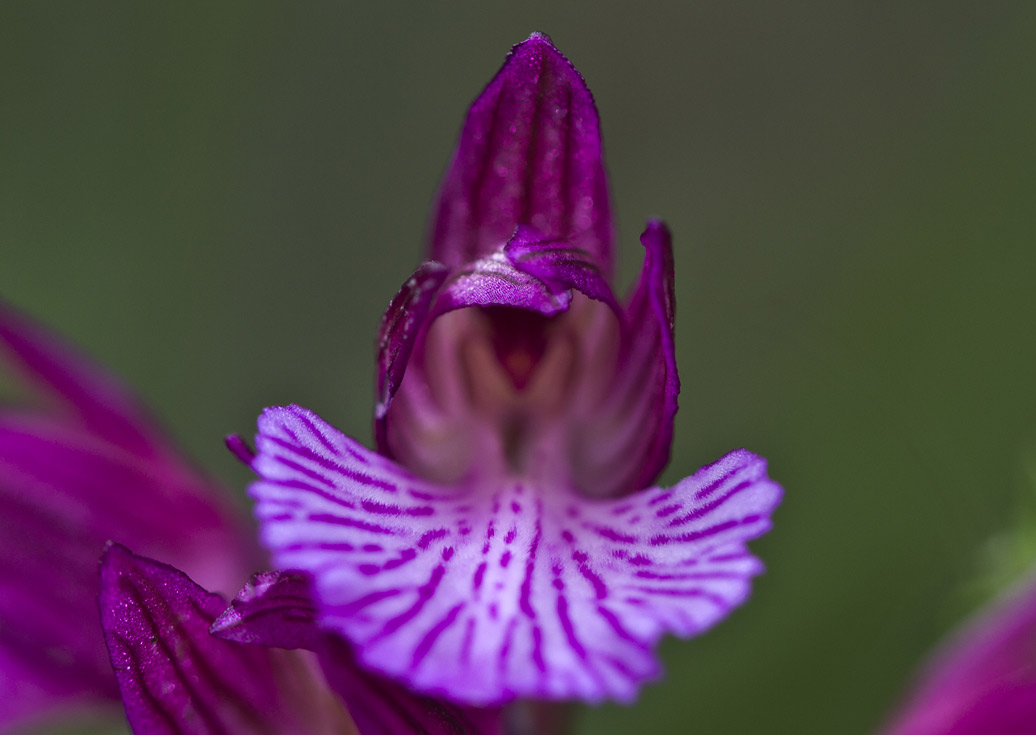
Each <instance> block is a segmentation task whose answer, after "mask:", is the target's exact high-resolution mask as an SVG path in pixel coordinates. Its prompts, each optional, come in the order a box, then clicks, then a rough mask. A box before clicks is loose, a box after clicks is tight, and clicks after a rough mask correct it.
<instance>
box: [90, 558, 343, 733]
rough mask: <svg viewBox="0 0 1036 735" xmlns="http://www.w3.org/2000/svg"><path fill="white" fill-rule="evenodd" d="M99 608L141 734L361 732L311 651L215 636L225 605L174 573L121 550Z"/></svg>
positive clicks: (106, 573) (109, 567)
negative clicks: (214, 627)
mask: <svg viewBox="0 0 1036 735" xmlns="http://www.w3.org/2000/svg"><path fill="white" fill-rule="evenodd" d="M99 604H100V610H101V623H102V625H103V628H104V638H105V641H106V643H107V644H108V651H109V653H110V655H111V664H112V667H113V668H114V670H115V675H116V678H117V679H118V682H119V688H120V690H121V691H122V699H123V703H124V705H125V707H126V716H127V719H128V720H129V723H130V727H131V728H132V729H133V732H134V734H135V735H229V734H230V733H233V734H234V735H289V734H293V733H295V734H297V735H343V734H344V733H353V732H356V730H355V727H354V726H353V724H352V723H351V721H350V719H349V716H348V715H347V714H346V712H345V710H344V708H343V707H342V706H341V705H340V704H339V703H338V702H337V700H336V699H335V697H334V695H333V694H332V693H331V692H330V691H329V690H328V689H327V687H326V685H325V684H324V682H323V681H322V677H321V675H320V673H319V671H318V670H317V669H316V668H314V667H313V666H312V665H311V663H310V662H309V661H307V659H306V654H302V653H298V652H293V651H275V650H271V649H267V648H260V647H256V646H244V645H240V644H237V643H230V642H227V641H224V640H220V639H219V638H215V637H213V636H211V635H210V634H209V626H210V625H211V624H212V623H213V621H214V620H215V619H216V617H217V616H218V615H219V614H220V612H222V611H223V609H224V608H225V607H226V603H225V602H224V600H223V598H222V597H221V596H219V595H216V594H212V593H210V592H206V591H205V590H204V589H202V588H201V587H199V586H198V585H197V584H195V583H194V582H192V581H191V580H190V578H189V577H187V575H185V574H184V573H183V572H181V571H179V570H177V569H175V568H173V567H170V566H168V565H166V564H162V563H159V562H156V561H153V560H151V559H147V558H144V557H141V556H137V555H136V554H133V553H132V552H130V551H128V550H127V549H126V548H124V547H122V546H119V545H118V544H113V545H112V546H111V547H109V549H108V550H107V551H106V552H105V554H104V558H103V560H102V565H101V593H100V598H99Z"/></svg>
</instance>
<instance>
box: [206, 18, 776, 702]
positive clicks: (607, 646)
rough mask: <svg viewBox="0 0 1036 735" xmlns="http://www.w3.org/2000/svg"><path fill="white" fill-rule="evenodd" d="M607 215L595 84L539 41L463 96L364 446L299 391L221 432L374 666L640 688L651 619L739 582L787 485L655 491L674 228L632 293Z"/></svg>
mask: <svg viewBox="0 0 1036 735" xmlns="http://www.w3.org/2000/svg"><path fill="white" fill-rule="evenodd" d="M613 230H614V224H613V221H612V218H611V213H610V205H609V201H608V185H607V179H606V176H605V171H604V166H603V162H602V149H601V137H600V130H599V123H598V117H597V111H596V108H595V107H594V102H593V98H592V97H591V94H590V91H589V90H588V89H587V87H586V84H585V83H584V81H583V79H582V77H581V76H580V74H579V73H578V72H577V71H576V70H575V69H574V68H573V67H572V65H571V64H570V63H569V61H568V60H567V59H566V58H565V57H564V56H563V55H562V54H561V53H560V52H559V51H558V50H557V49H556V48H555V47H554V46H553V45H552V43H551V41H550V39H548V38H547V37H546V36H544V35H540V34H533V35H532V36H531V37H530V38H529V39H528V40H527V41H525V42H523V43H520V44H518V45H517V46H515V47H514V48H513V49H512V51H511V53H510V55H509V56H508V57H507V60H506V61H505V62H504V65H503V67H502V68H501V70H500V72H499V73H498V74H497V75H496V77H495V78H494V79H493V80H492V81H491V82H490V84H489V86H488V87H486V89H485V90H484V91H483V92H482V94H481V95H480V96H479V97H478V99H476V100H475V102H474V104H473V105H472V107H471V110H470V111H469V113H468V117H467V121H466V122H465V125H464V128H463V131H462V133H461V135H460V140H459V142H458V145H457V149H456V151H455V153H454V156H453V161H452V163H451V164H450V166H449V169H448V170H447V172H446V176H445V180H444V182H443V185H442V190H441V192H440V195H439V200H438V202H437V204H436V206H435V210H434V218H433V223H432V228H431V236H430V240H431V241H430V243H429V253H428V254H429V258H430V260H429V261H428V262H426V263H425V264H424V265H422V266H421V267H420V268H418V270H417V271H416V272H415V273H414V274H413V275H412V276H411V277H410V279H409V280H407V282H406V283H405V284H404V286H403V288H402V289H401V290H400V292H399V294H397V296H396V297H395V298H394V299H393V300H392V302H391V304H390V305H389V309H388V312H387V313H386V315H385V318H384V320H383V322H382V324H381V328H380V330H379V333H378V351H379V352H378V363H377V367H378V397H377V408H376V416H375V434H376V442H377V448H376V450H374V451H372V450H370V449H367V448H366V447H364V446H362V445H361V444H359V443H357V442H355V441H353V440H351V439H349V438H347V437H346V436H344V435H343V434H341V433H340V432H339V431H337V430H336V429H334V428H333V427H331V426H329V425H328V424H327V423H325V422H324V421H322V420H321V419H320V418H319V417H318V416H317V415H316V414H315V413H313V412H312V411H309V410H306V409H304V408H300V407H298V406H288V407H277V408H269V409H267V410H266V411H265V412H264V413H263V415H262V417H261V418H260V420H259V433H258V435H257V437H256V449H255V453H254V455H253V454H252V452H251V451H250V450H249V449H248V448H247V447H246V446H245V444H244V442H243V441H241V440H240V439H236V438H234V439H231V447H232V448H233V449H234V450H235V451H236V452H237V453H238V454H239V455H240V456H241V457H242V458H244V459H245V460H246V461H248V462H249V464H250V465H251V467H252V468H253V469H254V471H255V472H256V473H257V474H258V475H259V477H260V479H259V480H258V481H256V482H255V483H254V484H253V485H252V486H251V489H250V493H251V495H252V497H253V498H254V499H255V501H256V514H257V516H258V519H259V522H260V524H261V536H262V540H263V542H264V543H265V545H266V546H267V547H268V549H269V550H270V552H271V553H272V557H273V560H274V564H275V565H276V567H277V568H279V569H282V570H301V571H302V572H304V573H306V574H308V575H310V576H311V578H312V583H313V596H314V601H315V620H316V624H317V625H318V626H319V627H320V628H321V629H322V630H324V631H328V632H330V633H333V634H338V635H340V636H342V637H344V638H345V639H346V640H348V641H349V642H350V643H351V645H352V646H353V647H354V649H355V651H356V655H357V657H358V658H359V660H360V662H361V663H362V664H363V665H364V666H366V667H369V668H370V669H372V670H375V671H377V672H380V673H383V674H385V675H388V676H390V677H393V678H395V679H396V680H399V681H400V682H402V683H404V684H406V685H408V686H409V687H411V688H413V689H415V690H417V691H421V692H425V693H428V694H433V695H438V696H444V697H447V698H450V699H453V700H456V701H461V702H466V703H472V704H478V705H491V704H497V703H502V702H506V701H509V700H512V699H515V698H547V699H568V698H578V699H583V700H587V701H591V702H595V701H600V700H603V699H606V698H613V699H617V700H620V701H630V700H632V699H633V698H634V697H635V696H636V694H637V691H638V689H639V687H640V685H641V684H642V683H643V682H644V681H645V680H648V679H651V678H652V677H656V676H658V674H659V663H658V660H657V658H656V656H655V653H654V647H655V644H656V642H657V641H658V640H659V638H660V637H661V636H662V635H663V634H665V633H672V634H675V635H678V636H691V635H695V634H697V633H700V632H702V631H704V630H706V629H708V628H709V627H710V626H712V625H713V624H715V623H716V622H718V621H719V620H721V619H722V618H724V617H725V616H726V615H727V614H728V613H729V612H730V611H731V610H732V609H733V608H734V607H735V606H737V605H739V604H740V603H742V602H743V601H744V600H745V599H746V597H747V596H748V594H749V586H750V580H751V578H752V576H753V575H755V574H757V573H758V572H759V571H760V569H761V565H760V563H759V562H758V560H756V559H755V558H754V557H753V556H752V555H751V554H750V553H749V552H748V550H747V549H746V545H745V544H746V542H747V541H749V540H750V539H753V538H755V537H757V536H759V535H760V534H762V533H764V532H765V531H766V530H767V529H769V527H770V514H771V512H772V511H773V509H774V508H775V506H776V505H777V503H778V502H779V500H780V497H781V489H780V488H779V487H778V486H777V485H776V484H775V483H773V482H772V481H771V480H769V479H768V478H767V475H766V463H765V461H764V460H763V459H761V458H760V457H758V456H756V455H754V454H752V453H750V452H748V451H745V450H738V451H735V452H732V453H730V454H728V455H727V456H725V457H723V458H722V459H720V460H719V461H717V462H716V463H714V464H712V465H709V466H707V467H704V468H702V469H701V470H699V471H698V472H697V473H696V474H695V475H694V476H693V477H690V478H687V479H685V480H682V481H680V482H678V483H677V484H676V485H675V486H673V487H671V488H659V487H655V486H653V485H652V483H653V482H654V481H655V480H656V479H657V477H658V475H659V473H660V472H661V470H662V469H663V467H664V466H665V464H666V463H667V462H668V459H669V451H670V444H671V441H672V434H673V417H674V414H675V412H676V407H677V394H678V392H679V380H678V378H677V372H676V363H675V355H674V353H675V350H674V345H673V282H672V278H673V259H672V250H671V245H670V236H669V232H668V230H667V229H666V227H665V225H664V224H662V223H661V222H658V221H651V222H649V223H648V225H647V227H646V229H645V230H644V234H643V235H642V236H641V242H642V244H643V246H644V248H645V258H644V265H643V269H642V271H641V274H640V277H639V280H638V281H637V282H636V284H635V285H634V287H633V289H632V292H631V293H630V294H629V296H628V297H627V298H626V299H625V300H623V301H620V300H618V299H617V298H616V297H615V296H614V295H613V293H612V289H611V286H610V280H611V275H612V270H613ZM289 608H290V601H289V600H285V601H283V605H282V606H281V607H280V608H279V609H280V610H281V611H282V612H283V611H284V610H286V609H289ZM307 614H314V613H313V610H308V613H307ZM237 623H241V621H237ZM235 626H236V627H237V628H238V629H239V630H238V634H239V635H241V636H242V637H243V638H248V639H249V640H250V641H251V642H262V640H261V638H262V636H261V635H258V634H255V632H254V631H253V632H252V633H247V634H246V633H242V631H243V630H244V629H245V628H247V625H244V624H236V623H235V622H234V621H224V624H223V625H222V627H223V628H224V634H225V635H226V634H227V631H230V632H233V630H234V629H235ZM217 627H221V626H220V625H219V624H218V625H217ZM269 642H270V643H273V644H276V643H277V635H275V634H274V635H271V636H270V639H269Z"/></svg>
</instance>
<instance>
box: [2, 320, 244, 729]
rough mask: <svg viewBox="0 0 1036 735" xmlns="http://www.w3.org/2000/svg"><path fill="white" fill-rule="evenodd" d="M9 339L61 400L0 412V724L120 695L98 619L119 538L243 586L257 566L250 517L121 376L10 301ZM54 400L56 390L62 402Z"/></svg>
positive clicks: (213, 581)
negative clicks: (176, 446)
mask: <svg viewBox="0 0 1036 735" xmlns="http://www.w3.org/2000/svg"><path fill="white" fill-rule="evenodd" d="M0 346H2V347H5V348H8V349H6V350H4V352H3V354H5V355H8V356H11V357H12V363H11V366H12V368H13V369H14V370H15V371H16V372H18V373H19V374H21V375H23V376H24V377H26V378H28V379H29V380H30V382H31V383H32V384H33V385H34V386H35V387H36V388H38V389H39V390H40V391H41V392H43V393H44V394H45V395H46V396H49V397H50V398H51V399H52V400H51V402H50V404H51V405H50V406H49V407H48V409H49V410H44V409H43V408H26V407H19V408H17V409H16V408H14V407H10V408H0V667H2V668H0V731H6V730H8V729H10V728H17V727H20V726H21V725H20V724H19V723H22V722H26V721H28V720H32V719H38V718H42V717H45V716H50V715H53V714H55V712H56V708H58V707H70V706H73V705H74V704H82V703H87V702H90V701H91V700H97V699H108V700H110V699H114V698H117V696H118V694H117V690H116V687H115V682H114V679H113V677H112V675H111V669H110V666H109V665H108V663H107V655H106V654H105V651H104V644H103V640H102V636H101V633H100V630H99V629H98V627H97V618H96V599H97V558H98V556H99V555H100V552H101V550H102V549H103V548H104V545H105V543H106V542H107V541H108V540H109V539H112V538H115V539H119V540H121V541H125V542H126V543H130V544H133V545H134V546H136V547H137V548H139V549H142V550H145V551H146V552H147V553H149V554H154V555H156V556H160V557H162V558H165V559H169V560H170V561H173V562H175V563H176V564H178V565H180V566H182V567H183V568H184V569H187V570H189V571H190V572H191V573H192V574H194V575H195V576H197V577H198V578H199V579H201V580H203V581H204V583H205V584H206V585H208V586H210V587H214V588H217V589H225V590H232V589H235V588H236V587H237V586H238V585H239V584H240V579H241V577H242V576H243V575H244V574H246V573H247V570H248V569H249V568H250V567H251V566H252V565H253V564H254V563H255V562H254V559H255V557H256V552H255V550H254V549H253V547H252V545H251V543H249V542H248V540H247V534H246V531H245V529H244V525H243V523H242V522H241V519H239V518H238V517H237V515H236V514H235V513H234V512H233V511H232V510H231V509H230V508H229V507H228V506H227V505H226V503H225V502H224V501H223V498H222V494H223V493H222V491H221V490H220V489H219V488H217V487H215V486H213V485H212V484H210V483H209V482H208V481H206V480H205V479H203V478H201V477H199V476H198V474H197V473H196V472H195V471H194V470H193V469H192V468H191V467H190V466H189V465H187V464H186V463H185V462H184V461H182V460H180V459H179V458H178V457H177V456H176V454H175V453H174V451H173V450H172V449H171V448H170V447H169V445H168V443H167V441H166V439H165V438H164V437H163V436H162V435H161V434H159V433H158V431H157V430H156V429H155V427H154V426H153V425H152V424H151V423H150V422H149V421H148V420H147V418H146V411H145V410H144V409H143V408H141V407H140V406H139V405H138V403H137V402H136V401H135V399H133V397H132V396H131V395H130V394H129V392H128V391H126V390H125V389H124V388H122V387H121V386H120V385H119V383H118V382H117V381H116V380H115V379H114V378H113V377H111V376H110V375H109V374H107V373H106V372H104V371H103V370H101V369H100V368H99V367H96V366H94V365H93V364H91V363H90V362H89V360H87V359H86V358H85V357H82V356H80V355H78V354H77V353H76V352H75V351H74V350H73V349H72V348H71V347H70V346H68V345H66V344H64V343H63V342H61V341H60V340H59V339H58V338H57V337H55V336H53V335H50V334H48V333H46V332H44V331H43V330H42V328H40V327H38V326H35V325H32V324H31V323H30V322H29V321H28V320H27V319H25V318H23V317H21V316H19V315H17V314H15V312H14V311H13V310H12V309H10V308H9V307H7V306H0ZM54 399H57V402H56V404H55V401H54Z"/></svg>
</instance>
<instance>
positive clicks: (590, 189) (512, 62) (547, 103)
mask: <svg viewBox="0 0 1036 735" xmlns="http://www.w3.org/2000/svg"><path fill="white" fill-rule="evenodd" d="M523 224H525V225H532V226H533V227H536V228H537V229H539V230H540V231H541V232H543V233H544V234H545V235H546V236H547V237H551V238H561V239H563V240H565V241H566V242H569V243H571V244H572V245H574V246H575V247H578V248H581V249H583V250H585V251H587V252H588V253H590V254H591V256H592V258H593V259H594V260H595V261H596V262H597V263H598V265H599V266H600V267H601V269H602V271H603V272H604V273H605V275H606V276H608V275H609V274H610V270H611V253H612V241H613V233H612V220H611V212H610V206H609V202H608V182H607V178H606V176H605V173H604V164H603V159H602V151H601V134H600V125H599V122H598V117H597V108H596V107H595V106H594V101H593V97H592V96H591V94H590V90H589V89H587V87H586V83H585V82H584V81H583V78H582V76H581V75H580V74H579V72H578V71H576V70H575V68H574V67H573V66H572V64H571V63H570V62H569V61H568V59H566V58H565V57H564V56H563V55H562V54H561V52H560V51H558V50H557V49H556V48H555V47H554V45H553V44H552V43H551V41H550V39H549V38H547V37H546V36H544V35H542V34H539V33H534V34H532V36H530V37H529V39H528V40H526V41H524V42H522V43H519V44H517V45H516V46H515V47H514V48H512V49H511V53H510V54H509V55H508V57H507V59H506V61H505V62H504V65H503V67H502V68H501V69H500V71H499V72H498V73H497V75H496V77H494V78H493V80H492V81H491V82H490V83H489V85H488V86H487V87H486V89H485V90H484V91H483V92H482V94H481V95H480V96H479V97H478V99H476V100H475V102H474V103H473V104H472V106H471V109H470V110H469V111H468V116H467V120H466V121H465V123H464V129H463V131H462V132H461V135H460V139H459V140H458V142H457V148H456V150H455V151H454V154H453V161H452V162H451V164H450V167H449V169H448V170H447V172H446V176H445V178H444V179H443V182H442V188H441V190H440V193H439V201H438V205H437V207H436V210H435V219H434V222H433V225H432V245H431V253H430V255H431V258H433V259H435V260H439V261H441V262H443V263H446V264H447V265H449V266H460V265H463V264H464V263H468V262H471V261H473V260H476V259H478V258H481V257H483V256H485V255H487V254H489V253H492V252H493V251H495V250H496V249H497V248H498V247H500V246H501V245H502V244H503V243H505V242H506V241H507V240H508V238H510V237H511V234H512V233H513V232H514V228H515V227H516V226H518V225H523Z"/></svg>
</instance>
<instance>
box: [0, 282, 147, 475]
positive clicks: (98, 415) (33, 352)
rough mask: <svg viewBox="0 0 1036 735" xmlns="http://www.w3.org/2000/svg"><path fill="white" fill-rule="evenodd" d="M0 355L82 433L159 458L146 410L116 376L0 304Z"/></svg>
mask: <svg viewBox="0 0 1036 735" xmlns="http://www.w3.org/2000/svg"><path fill="white" fill-rule="evenodd" d="M0 356H3V357H5V358H6V359H4V361H3V362H4V364H5V365H6V366H7V368H8V369H10V370H12V371H13V372H15V373H17V374H19V375H21V376H22V377H23V378H24V379H25V381H26V382H27V383H29V384H30V385H33V386H35V387H36V388H38V389H39V390H40V391H41V392H42V393H44V394H45V395H47V396H48V397H50V398H51V399H54V400H55V401H56V403H57V404H58V405H59V408H60V410H61V411H63V412H65V413H66V414H67V415H68V416H69V417H70V418H74V419H76V420H77V421H79V422H81V423H82V425H83V427H84V429H88V430H89V431H90V432H91V433H93V434H96V435H98V436H99V437H102V438H103V439H104V440H106V441H108V442H110V443H112V444H116V445H118V446H121V447H123V448H124V449H127V450H129V451H131V452H133V453H135V454H139V455H144V456H147V455H149V454H151V453H154V454H161V453H162V445H161V443H160V442H158V443H156V442H155V439H156V437H155V436H152V435H151V422H150V418H149V415H148V412H147V410H146V409H145V408H144V407H143V406H142V405H140V403H139V402H138V401H137V399H136V398H135V397H134V396H133V395H132V394H131V393H130V392H129V391H128V390H126V388H125V386H124V385H123V384H122V383H121V381H119V380H118V379H117V378H116V377H115V376H113V375H111V374H110V373H108V372H107V371H105V370H103V369H102V368H100V367H99V366H97V365H95V364H93V363H92V362H91V361H90V360H89V359H87V358H86V357H85V356H83V355H82V354H80V353H79V352H78V351H76V350H75V348H73V347H72V346H71V345H69V344H68V343H66V342H64V341H63V340H61V339H60V338H59V337H57V336H56V335H54V334H52V333H51V332H49V331H47V330H46V329H44V328H43V327H41V326H40V325H38V324H34V323H33V322H32V321H31V320H29V319H28V318H26V317H25V316H23V315H21V314H19V313H18V312H16V311H15V310H14V309H12V308H11V307H10V306H9V305H7V304H5V303H3V302H2V301H0Z"/></svg>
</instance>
